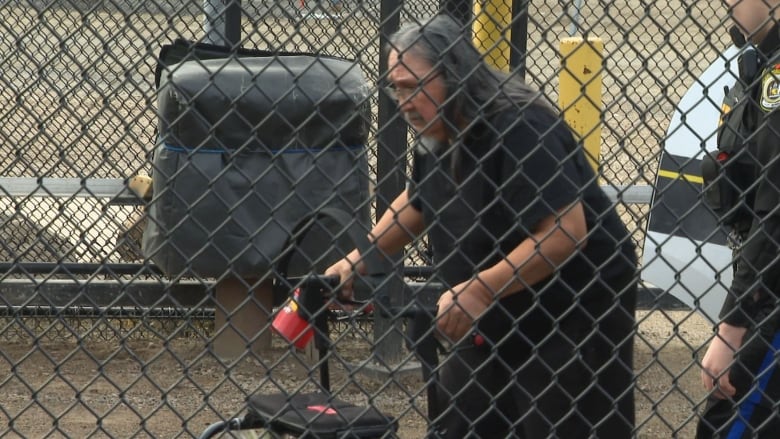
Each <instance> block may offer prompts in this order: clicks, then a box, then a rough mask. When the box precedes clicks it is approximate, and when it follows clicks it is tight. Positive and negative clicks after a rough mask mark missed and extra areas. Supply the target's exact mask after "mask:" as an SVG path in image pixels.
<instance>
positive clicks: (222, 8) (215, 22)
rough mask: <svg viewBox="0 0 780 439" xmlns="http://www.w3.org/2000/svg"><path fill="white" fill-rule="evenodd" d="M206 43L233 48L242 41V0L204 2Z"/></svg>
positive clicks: (209, 0) (206, 0)
mask: <svg viewBox="0 0 780 439" xmlns="http://www.w3.org/2000/svg"><path fill="white" fill-rule="evenodd" d="M203 12H204V15H205V19H204V21H203V33H204V41H206V42H208V43H211V44H216V45H219V46H225V47H232V46H236V45H238V43H239V42H240V41H241V0H204V2H203Z"/></svg>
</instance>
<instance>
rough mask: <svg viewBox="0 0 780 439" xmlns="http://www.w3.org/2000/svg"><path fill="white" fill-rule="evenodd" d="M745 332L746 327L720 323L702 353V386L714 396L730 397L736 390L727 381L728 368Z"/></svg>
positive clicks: (720, 397)
mask: <svg viewBox="0 0 780 439" xmlns="http://www.w3.org/2000/svg"><path fill="white" fill-rule="evenodd" d="M745 332H747V328H740V327H738V326H731V325H729V324H726V323H721V324H720V325H719V326H718V334H717V335H716V336H715V337H714V338H713V339H712V341H711V342H710V347H709V348H708V349H707V353H706V354H704V359H702V361H701V367H702V370H701V381H702V384H704V388H705V389H707V391H708V392H712V396H714V397H715V398H719V399H726V398H731V397H733V396H734V395H735V394H736V392H737V389H735V388H734V386H733V385H732V384H731V382H730V381H729V368H730V367H731V363H732V362H733V361H734V353H735V352H736V351H737V350H739V348H740V347H741V346H742V339H743V338H744V337H745ZM713 389H714V391H713Z"/></svg>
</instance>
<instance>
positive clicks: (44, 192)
mask: <svg viewBox="0 0 780 439" xmlns="http://www.w3.org/2000/svg"><path fill="white" fill-rule="evenodd" d="M601 188H602V189H603V190H604V192H606V193H607V196H608V197H609V198H610V199H611V200H612V201H620V202H621V203H625V204H650V201H651V199H652V196H653V187H652V186H650V185H637V186H626V185H602V186H601ZM0 196H6V197H60V198H70V197H78V198H85V197H94V198H110V199H112V200H114V201H115V202H117V203H122V202H124V203H127V204H136V203H138V202H139V200H138V197H136V196H135V195H133V193H132V192H130V191H129V190H128V189H127V184H126V181H125V180H124V179H121V178H85V179H80V178H25V177H0Z"/></svg>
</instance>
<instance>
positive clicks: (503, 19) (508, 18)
mask: <svg viewBox="0 0 780 439" xmlns="http://www.w3.org/2000/svg"><path fill="white" fill-rule="evenodd" d="M474 18H475V20H474V26H473V31H474V46H476V47H477V49H479V51H480V52H482V53H484V54H485V61H486V62H487V63H488V64H490V65H492V66H493V67H495V68H497V69H499V70H503V71H505V72H507V71H509V55H510V51H509V42H510V41H511V40H510V37H511V31H510V24H511V22H512V0H477V1H475V2H474Z"/></svg>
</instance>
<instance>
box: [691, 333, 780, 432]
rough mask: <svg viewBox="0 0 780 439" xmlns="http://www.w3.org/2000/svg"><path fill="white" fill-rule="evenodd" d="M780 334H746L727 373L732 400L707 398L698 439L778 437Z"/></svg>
mask: <svg viewBox="0 0 780 439" xmlns="http://www.w3.org/2000/svg"><path fill="white" fill-rule="evenodd" d="M779 355H780V332H778V331H774V328H773V329H772V331H771V333H767V334H764V333H762V331H761V330H758V331H749V332H748V333H747V334H746V335H745V342H744V344H743V347H742V348H741V349H740V350H739V351H738V352H737V354H736V359H735V362H734V365H732V367H731V369H730V370H729V380H730V381H731V383H732V384H733V385H734V387H735V388H736V389H737V394H736V395H735V397H734V398H733V399H726V400H721V399H716V398H710V399H709V400H708V401H707V406H706V407H705V409H704V413H703V414H702V417H701V419H700V420H699V425H698V428H697V431H696V438H697V439H709V438H722V439H746V438H761V439H764V438H766V439H769V438H773V439H774V438H778V437H780V413H778V410H780V409H779V408H778V404H780V372H778V371H777V367H778V364H777V363H778V361H780V356H779Z"/></svg>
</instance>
